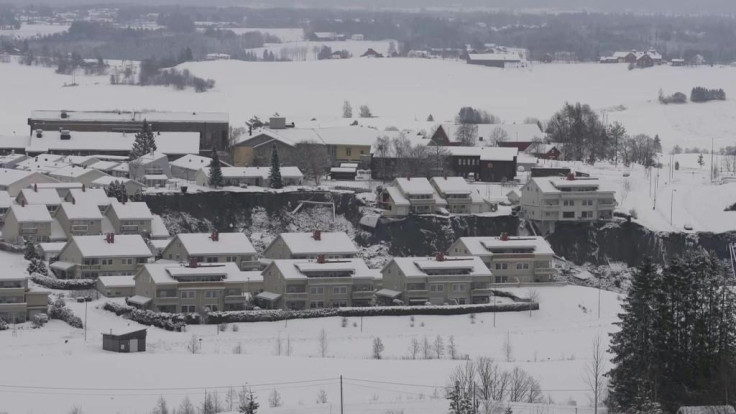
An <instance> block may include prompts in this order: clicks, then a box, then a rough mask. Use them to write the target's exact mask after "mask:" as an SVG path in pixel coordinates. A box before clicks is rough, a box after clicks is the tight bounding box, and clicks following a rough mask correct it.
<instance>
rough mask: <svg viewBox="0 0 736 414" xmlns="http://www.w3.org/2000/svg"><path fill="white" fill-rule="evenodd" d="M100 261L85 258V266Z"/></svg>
mask: <svg viewBox="0 0 736 414" xmlns="http://www.w3.org/2000/svg"><path fill="white" fill-rule="evenodd" d="M99 263H100V262H99V261H98V260H97V259H84V265H85V266H92V265H96V264H99Z"/></svg>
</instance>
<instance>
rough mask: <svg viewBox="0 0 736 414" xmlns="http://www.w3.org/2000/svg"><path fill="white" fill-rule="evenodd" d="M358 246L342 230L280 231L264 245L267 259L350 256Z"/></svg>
mask: <svg viewBox="0 0 736 414" xmlns="http://www.w3.org/2000/svg"><path fill="white" fill-rule="evenodd" d="M356 254H358V248H357V247H355V244H354V243H353V241H352V240H350V237H349V236H348V235H347V234H346V233H344V232H323V231H320V230H315V231H314V232H312V233H281V234H279V236H278V237H276V239H274V240H273V241H272V242H271V244H269V245H268V247H266V250H265V251H264V252H263V256H264V257H266V258H268V259H314V260H316V259H317V258H318V257H319V256H324V257H325V258H327V259H345V258H352V257H355V255H356Z"/></svg>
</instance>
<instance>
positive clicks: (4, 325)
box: [0, 319, 8, 331]
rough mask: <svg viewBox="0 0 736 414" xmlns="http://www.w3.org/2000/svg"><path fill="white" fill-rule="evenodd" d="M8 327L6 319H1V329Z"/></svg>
mask: <svg viewBox="0 0 736 414" xmlns="http://www.w3.org/2000/svg"><path fill="white" fill-rule="evenodd" d="M6 329H8V324H7V323H5V321H4V320H2V319H0V331H4V330H6Z"/></svg>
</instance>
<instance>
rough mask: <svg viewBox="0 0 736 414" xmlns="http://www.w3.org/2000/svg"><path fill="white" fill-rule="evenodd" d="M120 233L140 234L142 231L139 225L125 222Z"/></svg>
mask: <svg viewBox="0 0 736 414" xmlns="http://www.w3.org/2000/svg"><path fill="white" fill-rule="evenodd" d="M120 233H122V234H138V233H140V230H139V227H138V226H135V225H131V224H125V225H122V226H120Z"/></svg>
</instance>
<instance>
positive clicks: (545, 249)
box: [459, 236, 555, 256]
mask: <svg viewBox="0 0 736 414" xmlns="http://www.w3.org/2000/svg"><path fill="white" fill-rule="evenodd" d="M459 241H462V242H463V244H464V245H465V246H466V247H467V248H468V253H469V254H472V255H478V256H488V255H492V254H493V253H491V251H490V250H489V249H495V248H499V249H533V250H534V253H535V254H554V253H555V252H554V251H553V250H552V247H551V246H550V245H549V243H548V242H547V240H545V239H544V238H543V237H540V236H526V237H509V238H508V240H502V239H501V238H500V237H461V238H460V239H459Z"/></svg>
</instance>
